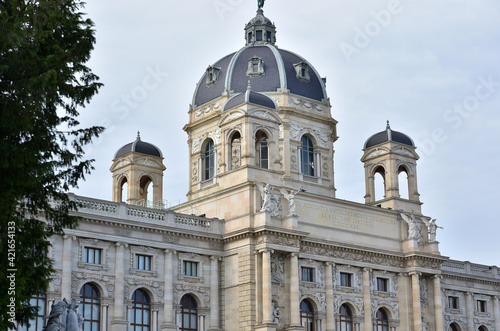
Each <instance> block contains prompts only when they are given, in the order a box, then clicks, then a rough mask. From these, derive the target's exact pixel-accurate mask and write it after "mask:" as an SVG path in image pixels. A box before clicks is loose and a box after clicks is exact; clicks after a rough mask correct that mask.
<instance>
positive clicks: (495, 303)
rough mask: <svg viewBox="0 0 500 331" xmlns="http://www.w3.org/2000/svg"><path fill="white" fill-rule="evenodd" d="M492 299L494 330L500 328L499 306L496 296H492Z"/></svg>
mask: <svg viewBox="0 0 500 331" xmlns="http://www.w3.org/2000/svg"><path fill="white" fill-rule="evenodd" d="M492 301H493V318H494V319H495V330H500V307H499V305H498V297H497V296H494V297H492Z"/></svg>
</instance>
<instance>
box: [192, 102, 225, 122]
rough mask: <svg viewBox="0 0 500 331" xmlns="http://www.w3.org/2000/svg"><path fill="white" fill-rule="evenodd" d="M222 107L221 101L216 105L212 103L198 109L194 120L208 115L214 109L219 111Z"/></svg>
mask: <svg viewBox="0 0 500 331" xmlns="http://www.w3.org/2000/svg"><path fill="white" fill-rule="evenodd" d="M221 106H222V102H221V101H218V102H216V103H213V104H210V105H208V106H206V107H203V108H200V109H198V110H197V111H196V112H195V113H194V118H198V117H200V116H202V115H204V114H208V113H210V112H211V111H212V110H216V109H219V108H220V107H221Z"/></svg>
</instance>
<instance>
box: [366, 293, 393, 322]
mask: <svg viewBox="0 0 500 331" xmlns="http://www.w3.org/2000/svg"><path fill="white" fill-rule="evenodd" d="M381 306H386V307H389V308H390V309H391V311H392V313H393V315H394V319H395V320H399V303H398V302H397V301H390V300H388V299H385V298H377V299H374V300H372V316H373V317H375V316H376V314H377V310H378V309H379V308H380V307H381Z"/></svg>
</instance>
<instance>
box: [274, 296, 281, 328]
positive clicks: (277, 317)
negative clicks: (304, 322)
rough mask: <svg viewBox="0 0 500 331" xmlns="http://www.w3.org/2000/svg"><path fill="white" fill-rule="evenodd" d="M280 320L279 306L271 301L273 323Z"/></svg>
mask: <svg viewBox="0 0 500 331" xmlns="http://www.w3.org/2000/svg"><path fill="white" fill-rule="evenodd" d="M280 322H281V311H280V307H278V305H277V304H276V303H275V302H274V301H273V323H274V324H276V325H280Z"/></svg>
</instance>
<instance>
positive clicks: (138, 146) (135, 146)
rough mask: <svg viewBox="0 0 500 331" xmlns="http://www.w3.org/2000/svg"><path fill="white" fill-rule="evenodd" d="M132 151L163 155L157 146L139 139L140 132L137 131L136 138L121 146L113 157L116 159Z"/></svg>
mask: <svg viewBox="0 0 500 331" xmlns="http://www.w3.org/2000/svg"><path fill="white" fill-rule="evenodd" d="M132 152H135V153H141V154H146V155H151V156H158V157H163V155H162V153H161V150H160V149H159V148H158V147H156V146H155V145H153V144H150V143H147V142H145V141H142V140H141V135H140V132H137V138H136V139H135V141H133V142H131V143H128V144H126V145H124V146H123V147H121V148H120V149H119V150H118V151H117V152H116V154H115V157H114V158H115V159H116V158H119V157H122V156H124V155H126V154H128V153H132Z"/></svg>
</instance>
